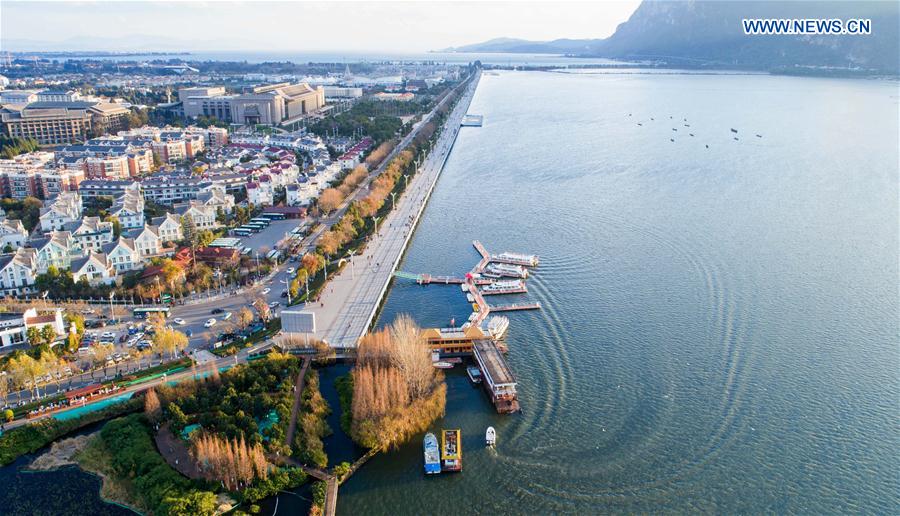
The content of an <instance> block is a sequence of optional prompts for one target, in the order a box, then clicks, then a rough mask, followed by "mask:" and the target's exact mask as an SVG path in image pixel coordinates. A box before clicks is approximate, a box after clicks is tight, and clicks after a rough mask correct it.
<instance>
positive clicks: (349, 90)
mask: <svg viewBox="0 0 900 516" xmlns="http://www.w3.org/2000/svg"><path fill="white" fill-rule="evenodd" d="M323 89H324V90H325V99H326V100H327V99H332V98H334V99H358V98H359V97H362V95H363V90H362V88H354V87H350V86H323Z"/></svg>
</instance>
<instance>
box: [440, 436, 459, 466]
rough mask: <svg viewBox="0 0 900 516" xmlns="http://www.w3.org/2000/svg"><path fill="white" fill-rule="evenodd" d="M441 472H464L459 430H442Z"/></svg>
mask: <svg viewBox="0 0 900 516" xmlns="http://www.w3.org/2000/svg"><path fill="white" fill-rule="evenodd" d="M441 470H442V471H462V439H460V431H459V430H458V429H457V430H441Z"/></svg>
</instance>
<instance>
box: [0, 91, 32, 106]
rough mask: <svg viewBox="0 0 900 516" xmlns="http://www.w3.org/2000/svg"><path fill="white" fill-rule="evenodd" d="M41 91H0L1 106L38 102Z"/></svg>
mask: <svg viewBox="0 0 900 516" xmlns="http://www.w3.org/2000/svg"><path fill="white" fill-rule="evenodd" d="M38 91H39V90H0V104H30V103H32V102H37V100H38Z"/></svg>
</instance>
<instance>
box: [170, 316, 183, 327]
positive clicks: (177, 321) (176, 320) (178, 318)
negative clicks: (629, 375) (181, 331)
mask: <svg viewBox="0 0 900 516" xmlns="http://www.w3.org/2000/svg"><path fill="white" fill-rule="evenodd" d="M172 321H173V322H174V323H175V324H177V325H179V326H184V325H185V322H184V319H182V318H181V317H176V318H175V319H173V320H172Z"/></svg>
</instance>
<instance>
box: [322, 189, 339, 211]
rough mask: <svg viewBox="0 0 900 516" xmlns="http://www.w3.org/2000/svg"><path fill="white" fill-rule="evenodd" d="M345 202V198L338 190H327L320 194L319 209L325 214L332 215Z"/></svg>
mask: <svg viewBox="0 0 900 516" xmlns="http://www.w3.org/2000/svg"><path fill="white" fill-rule="evenodd" d="M343 200H344V196H343V195H342V194H341V192H339V191H338V190H337V189H335V188H326V189H325V190H323V191H322V193H321V194H319V209H321V210H322V211H323V212H325V213H331V212H333V211H334V210H335V209H337V207H338V206H340V204H341V201H343Z"/></svg>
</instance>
